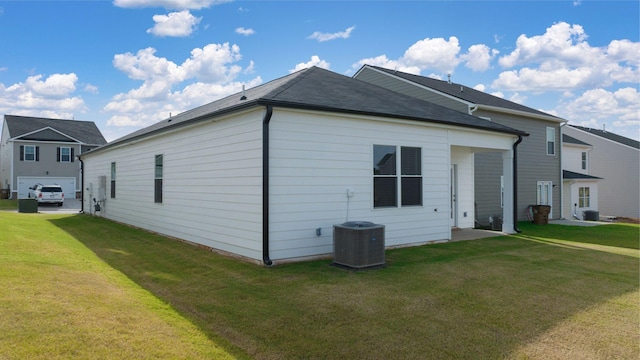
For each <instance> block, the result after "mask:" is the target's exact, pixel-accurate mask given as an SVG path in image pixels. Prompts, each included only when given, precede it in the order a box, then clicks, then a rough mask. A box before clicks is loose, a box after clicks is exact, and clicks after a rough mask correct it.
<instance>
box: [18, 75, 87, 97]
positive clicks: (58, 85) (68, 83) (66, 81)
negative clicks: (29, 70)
mask: <svg viewBox="0 0 640 360" xmlns="http://www.w3.org/2000/svg"><path fill="white" fill-rule="evenodd" d="M41 79H42V75H36V76H29V77H28V78H27V81H26V82H25V86H26V88H28V89H29V90H30V91H32V92H33V93H34V94H36V95H40V96H48V97H65V96H68V95H69V94H70V93H72V92H74V91H75V90H76V82H77V81H78V76H76V74H74V73H71V74H53V75H51V76H49V77H48V78H46V79H45V80H44V81H42V80H41Z"/></svg>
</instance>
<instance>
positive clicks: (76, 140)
mask: <svg viewBox="0 0 640 360" xmlns="http://www.w3.org/2000/svg"><path fill="white" fill-rule="evenodd" d="M44 130H52V131H54V132H57V133H58V134H60V135H62V136H64V137H67V138H69V139H71V140H73V141H75V142H77V143H79V144H83V142H82V141H80V140H78V139H76V138H74V137H73V136H69V135H67V134H65V133H63V132H62V131H58V130H56V129H54V128H52V127H51V126H46V127H43V128H41V129H38V130H34V131H31V132H28V133H25V134H21V135H20V136H16V137H14V138H12V139H11V140H14V141H18V140H21V139H20V138H22V137H25V136H27V135H32V134H35V133H39V132H41V131H44ZM23 141H37V140H23ZM43 142H44V141H43Z"/></svg>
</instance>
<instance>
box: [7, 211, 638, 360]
mask: <svg viewBox="0 0 640 360" xmlns="http://www.w3.org/2000/svg"><path fill="white" fill-rule="evenodd" d="M520 228H521V229H522V230H523V232H522V233H521V234H518V235H514V236H502V237H496V238H489V239H482V240H473V241H463V242H454V243H445V244H437V245H428V246H422V247H414V248H404V249H396V250H391V251H387V266H386V268H383V269H376V270H365V271H357V272H354V271H347V270H343V269H340V268H337V267H333V266H331V265H330V264H331V262H330V261H312V262H305V263H296V264H287V265H280V266H276V267H273V268H264V267H260V266H257V265H254V264H249V263H245V262H241V261H238V260H236V259H232V258H228V257H223V256H220V255H218V254H215V253H211V252H207V251H203V250H202V249H199V248H197V247H194V246H191V245H188V244H184V243H181V242H179V241H175V240H171V239H167V238H164V237H161V236H158V235H154V234H150V233H147V232H144V231H141V230H138V229H134V228H131V227H128V226H124V225H121V224H114V223H112V222H110V221H107V220H104V219H100V218H93V217H89V216H87V215H43V214H18V213H8V212H4V213H2V212H0V334H2V335H0V336H1V338H2V341H0V354H2V355H0V358H2V359H5V358H7V359H23V358H30V359H34V358H35V359H37V358H42V359H44V358H47V359H53V358H59V359H62V358H69V357H79V358H101V359H109V358H111V359H121V358H185V359H187V358H188V359H197V358H216V359H217V358H224V357H227V358H257V359H292V358H293V359H329V358H331V359H337V358H340V359H347V358H349V359H425V358H426V359H438V358H443V359H451V358H460V359H469V358H474V359H478V358H484V359H495V358H514V359H567V358H575V359H577V358H580V359H582V358H592V359H599V358H615V359H631V358H637V357H638V354H639V353H640V345H639V344H640V334H639V332H638V329H639V328H640V303H639V300H640V290H639V286H640V285H639V273H638V270H639V266H638V265H639V262H638V259H639V255H640V251H639V250H638V249H639V234H640V233H639V229H640V228H639V227H638V226H637V225H625V224H614V225H606V226H599V227H593V228H582V227H568V226H562V225H545V226H536V225H533V224H528V223H523V224H521V225H520ZM35 339H38V340H37V341H36V340H35Z"/></svg>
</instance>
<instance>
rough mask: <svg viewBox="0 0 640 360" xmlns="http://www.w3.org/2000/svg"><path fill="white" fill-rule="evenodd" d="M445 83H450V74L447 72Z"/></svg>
mask: <svg viewBox="0 0 640 360" xmlns="http://www.w3.org/2000/svg"><path fill="white" fill-rule="evenodd" d="M447 83H449V84H451V74H447Z"/></svg>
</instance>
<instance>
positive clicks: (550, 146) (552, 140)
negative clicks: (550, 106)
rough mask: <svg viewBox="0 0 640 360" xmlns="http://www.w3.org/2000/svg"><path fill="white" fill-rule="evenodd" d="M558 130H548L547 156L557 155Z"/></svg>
mask: <svg viewBox="0 0 640 360" xmlns="http://www.w3.org/2000/svg"><path fill="white" fill-rule="evenodd" d="M555 147H556V129H554V128H547V154H548V155H554V154H555V153H556V151H555V150H556V149H555Z"/></svg>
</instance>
